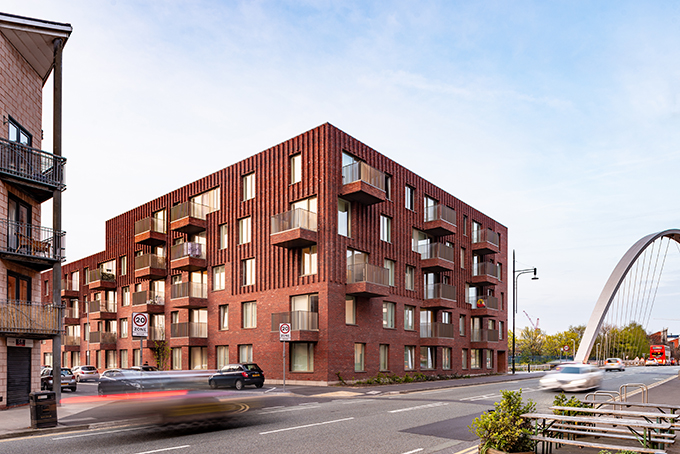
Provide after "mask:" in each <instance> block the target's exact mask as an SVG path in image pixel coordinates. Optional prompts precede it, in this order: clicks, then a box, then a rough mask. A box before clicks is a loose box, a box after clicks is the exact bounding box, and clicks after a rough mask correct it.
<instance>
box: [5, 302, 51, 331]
mask: <svg viewBox="0 0 680 454" xmlns="http://www.w3.org/2000/svg"><path fill="white" fill-rule="evenodd" d="M63 309H64V306H62V305H58V306H55V305H53V304H46V305H44V304H42V303H39V302H32V301H17V300H0V333H10V334H24V333H25V334H49V335H56V334H59V333H60V330H59V321H60V319H61V317H62V315H63Z"/></svg>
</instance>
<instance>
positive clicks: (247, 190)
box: [242, 172, 255, 201]
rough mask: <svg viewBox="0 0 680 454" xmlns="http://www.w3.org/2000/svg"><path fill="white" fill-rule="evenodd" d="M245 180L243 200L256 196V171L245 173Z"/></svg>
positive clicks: (243, 179)
mask: <svg viewBox="0 0 680 454" xmlns="http://www.w3.org/2000/svg"><path fill="white" fill-rule="evenodd" d="M242 181H243V200H244V201H245V200H250V199H252V198H255V172H253V173H249V174H248V175H244V176H243V178H242Z"/></svg>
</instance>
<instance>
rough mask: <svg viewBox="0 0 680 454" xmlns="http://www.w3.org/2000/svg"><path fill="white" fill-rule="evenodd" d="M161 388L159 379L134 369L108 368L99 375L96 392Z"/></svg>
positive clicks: (124, 391) (133, 391)
mask: <svg viewBox="0 0 680 454" xmlns="http://www.w3.org/2000/svg"><path fill="white" fill-rule="evenodd" d="M158 389H161V384H160V382H159V380H156V379H154V378H153V377H149V376H148V375H147V374H145V373H144V372H142V371H139V370H134V369H108V370H105V371H104V372H102V374H101V375H100V376H99V386H98V387H97V392H98V393H99V395H103V394H124V393H137V392H142V391H152V390H158Z"/></svg>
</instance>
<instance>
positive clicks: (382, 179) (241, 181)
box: [43, 123, 507, 383]
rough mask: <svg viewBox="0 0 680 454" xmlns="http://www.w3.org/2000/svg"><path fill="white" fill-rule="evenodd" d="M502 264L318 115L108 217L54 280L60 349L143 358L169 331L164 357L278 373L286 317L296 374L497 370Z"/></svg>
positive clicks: (482, 237)
mask: <svg viewBox="0 0 680 454" xmlns="http://www.w3.org/2000/svg"><path fill="white" fill-rule="evenodd" d="M506 264H507V229H506V228H505V227H504V226H503V225H501V224H499V223H498V222H496V221H495V220H493V219H491V218H489V217H488V216H486V215H484V214H482V213H481V212H479V211H477V210H475V209H473V208H472V207H470V206H468V205H466V204H464V203H463V202H461V201H460V200H458V199H456V198H455V197H454V196H452V195H450V194H448V193H446V192H444V191H443V190H442V189H440V188H438V187H436V186H434V185H433V184H431V183H430V182H428V181H426V180H424V179H423V178H421V177H419V176H418V175H416V174H414V173H413V172H411V171H409V170H408V169H405V168H404V167H402V166H400V165H399V164H397V163H396V162H394V161H392V160H390V159H389V158H387V157H386V156H384V155H382V154H380V153H378V152H377V151H375V150H373V149H371V148H369V147H368V146H366V145H365V144H363V143H361V142H359V141H358V140H356V139H354V138H352V137H351V136H349V135H348V134H346V133H344V132H342V131H340V130H339V129H337V128H335V127H334V126H332V125H330V124H328V123H327V124H323V125H321V126H319V127H317V128H314V129H312V130H310V131H308V132H305V133H304V134H301V135H299V136H297V137H295V138H293V139H290V140H288V141H286V142H283V143H281V144H279V145H276V146H274V147H272V148H270V149H268V150H266V151H263V152H261V153H258V154H256V155H254V156H252V157H250V158H248V159H245V160H243V161H241V162H239V163H237V164H234V165H232V166H230V167H227V168H225V169H223V170H220V171H218V172H216V173H213V174H212V175H209V176H207V177H205V178H202V179H200V180H198V181H195V182H193V183H191V184H189V185H186V186H184V187H181V188H179V189H177V190H175V191H173V192H171V193H169V194H166V195H164V196H162V197H159V198H157V199H155V200H152V201H151V202H148V203H146V204H144V205H142V206H139V207H137V208H134V209H132V210H131V211H128V212H126V213H124V214H121V215H120V216H117V217H115V218H113V219H111V220H109V221H108V222H107V223H106V250H105V251H103V252H99V253H97V254H95V255H92V256H90V257H87V258H84V259H82V260H78V261H77V262H73V263H70V264H66V265H64V266H63V272H62V275H61V276H60V277H59V278H60V279H62V280H63V284H62V288H63V290H62V294H61V296H62V298H63V301H64V303H65V304H66V306H67V309H66V311H67V316H66V318H65V328H66V333H65V338H64V341H63V345H64V347H63V350H64V358H63V361H64V364H66V365H71V366H73V365H76V364H78V363H82V364H84V363H91V364H94V365H96V366H97V367H98V368H99V369H100V370H101V369H105V368H110V367H129V366H132V365H138V364H140V363H142V362H143V361H149V363H150V364H154V362H155V360H154V356H153V353H152V350H151V349H150V347H151V346H152V345H154V341H161V340H162V341H165V342H166V343H167V345H168V346H169V347H170V349H171V355H170V359H169V361H168V364H166V365H164V366H165V367H166V368H170V369H214V368H218V367H221V366H222V365H224V364H228V363H235V362H246V361H255V362H257V363H258V364H259V365H260V366H261V367H262V368H263V369H264V370H265V371H266V374H267V379H268V380H269V381H271V380H272V379H273V380H274V381H277V380H280V379H281V378H282V373H283V358H282V348H283V347H282V345H281V343H280V342H279V333H278V328H279V324H280V323H284V322H285V323H291V325H292V338H291V342H290V343H288V344H287V345H286V348H287V353H286V368H287V369H286V370H287V372H286V377H287V380H288V381H289V382H297V381H299V382H307V383H309V382H316V383H333V382H337V381H338V374H339V375H340V377H342V378H343V379H344V380H361V379H366V378H368V377H373V376H376V375H377V374H378V373H386V374H397V375H401V376H403V375H405V374H407V373H415V372H422V373H425V374H475V373H490V372H503V371H505V370H506V368H507V340H506V339H505V336H504V333H505V331H506V328H507V327H506V321H507V309H506V308H507V306H506V303H505V295H506V291H507V267H506V266H505V265H506ZM51 276H52V275H51V272H46V273H44V275H43V279H44V281H45V286H46V288H47V289H51V288H52V284H51V279H52V277H51ZM139 312H144V313H147V314H149V316H150V331H149V338H148V339H146V340H143V342H142V345H143V349H142V355H141V356H140V340H139V339H133V337H132V335H131V326H132V314H133V313H139Z"/></svg>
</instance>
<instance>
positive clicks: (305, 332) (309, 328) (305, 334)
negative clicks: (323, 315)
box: [271, 311, 319, 342]
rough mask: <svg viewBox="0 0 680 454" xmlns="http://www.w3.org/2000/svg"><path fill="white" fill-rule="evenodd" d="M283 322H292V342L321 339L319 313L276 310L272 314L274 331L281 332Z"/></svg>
mask: <svg viewBox="0 0 680 454" xmlns="http://www.w3.org/2000/svg"><path fill="white" fill-rule="evenodd" d="M281 323H290V325H291V326H290V328H291V333H290V339H291V342H318V341H319V313H318V312H309V311H292V312H276V313H273V314H272V329H271V330H272V332H277V333H278V332H279V325H280V324H281Z"/></svg>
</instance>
